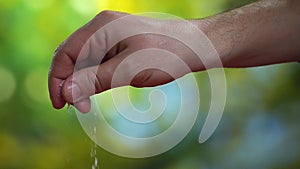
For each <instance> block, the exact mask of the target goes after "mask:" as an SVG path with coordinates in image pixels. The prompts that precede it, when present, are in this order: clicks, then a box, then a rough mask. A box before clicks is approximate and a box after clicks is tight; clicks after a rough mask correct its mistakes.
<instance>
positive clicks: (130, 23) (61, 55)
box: [49, 11, 203, 112]
mask: <svg viewBox="0 0 300 169" xmlns="http://www.w3.org/2000/svg"><path fill="white" fill-rule="evenodd" d="M126 16H128V14H125V13H119V12H111V11H104V12H101V13H100V14H98V15H97V16H96V17H95V18H94V19H93V20H92V21H90V22H89V23H88V24H86V25H85V26H83V27H82V28H80V29H79V30H78V31H76V32H75V33H74V34H72V35H71V36H70V37H69V38H68V39H67V40H66V41H65V42H64V43H63V44H62V45H61V46H60V47H59V48H58V49H57V51H56V53H55V56H54V58H53V61H52V65H51V69H50V73H49V92H50V97H51V101H52V104H53V106H54V107H55V108H57V109H60V108H62V107H64V105H65V104H66V102H67V103H69V104H73V105H74V106H75V107H76V108H77V109H78V110H79V111H81V112H89V110H90V99H89V96H91V95H93V94H95V93H100V92H103V91H105V90H108V89H111V88H112V87H119V86H124V85H132V86H136V87H148V86H157V85H161V84H165V83H168V82H170V81H172V80H174V79H175V78H178V77H180V76H183V75H184V74H186V73H189V72H191V71H199V70H201V69H203V66H202V64H201V62H200V60H199V58H198V57H197V56H196V55H195V54H194V53H193V51H192V50H190V49H189V48H188V47H187V46H185V45H184V44H183V43H181V42H180V41H178V40H175V39H172V38H170V37H167V36H164V35H159V34H151V33H149V34H146V33H145V34H139V35H135V36H132V37H128V38H126V39H124V40H122V41H120V42H118V43H117V44H115V45H113V41H114V40H115V39H114V38H118V36H119V35H118V33H119V34H120V32H117V31H116V30H115V27H111V28H106V29H103V31H101V29H102V28H103V27H104V26H105V25H107V24H109V23H111V22H113V21H117V20H118V19H121V18H122V17H126ZM183 23H184V22H180V21H179V22H178V21H176V20H173V21H171V20H157V19H150V18H147V17H142V16H133V15H131V16H130V19H127V20H126V23H125V24H122V23H120V24H119V26H120V27H122V29H123V30H124V32H126V31H130V30H132V29H133V28H141V27H145V28H151V29H154V30H157V31H160V30H162V31H163V29H164V31H166V30H167V31H168V30H172V31H174V32H175V33H177V32H178V34H186V35H187V36H192V37H193V35H190V34H191V33H192V31H189V28H188V26H187V25H186V24H183ZM99 30H100V31H99ZM137 30H138V29H137ZM96 31H98V32H97V33H96ZM95 34H96V35H95ZM91 36H96V37H93V38H95V39H94V40H91V39H89V38H91ZM88 39H89V41H90V42H87V41H88ZM84 44H86V46H85V47H84ZM110 46H111V47H112V48H110ZM159 49H162V50H161V51H160V50H159ZM95 50H97V51H96V52H95ZM163 50H164V51H168V52H169V53H168V52H162V51H163ZM138 51H145V52H143V53H140V55H143V56H140V57H138V56H136V57H134V55H133V54H134V53H135V52H138ZM172 54H173V55H174V57H171V55H172ZM136 55H138V53H137V54H136ZM129 56H131V57H132V58H130V59H129V58H128V57H129ZM176 57H178V58H177V59H175V60H174V58H176ZM125 60H126V61H125ZM178 60H179V62H180V61H181V62H183V63H184V64H185V65H187V67H188V69H186V68H181V67H180V63H179V62H178ZM123 61H124V63H123V64H122V67H120V68H119V69H121V70H118V71H119V72H121V73H122V76H121V77H119V78H117V79H114V84H112V80H113V79H112V78H113V75H114V73H115V71H116V69H117V68H118V66H120V64H121V63H122V62H123ZM143 68H147V69H143ZM139 70H142V71H140V72H137V71H139ZM170 72H172V75H170V74H169V73H170ZM95 77H96V78H95ZM131 79H132V80H131ZM129 80H131V81H129Z"/></svg>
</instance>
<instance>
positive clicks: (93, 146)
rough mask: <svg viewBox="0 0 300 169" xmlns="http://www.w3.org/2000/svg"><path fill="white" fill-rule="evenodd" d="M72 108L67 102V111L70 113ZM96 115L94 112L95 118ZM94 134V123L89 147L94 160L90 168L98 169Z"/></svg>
mask: <svg viewBox="0 0 300 169" xmlns="http://www.w3.org/2000/svg"><path fill="white" fill-rule="evenodd" d="M72 108H73V106H72V105H70V104H68V107H67V110H68V112H69V113H71V111H72ZM96 115H97V114H96V112H95V113H94V117H95V119H96V117H97V116H96ZM96 134H97V127H96V123H94V126H93V130H92V138H93V141H94V143H93V145H92V147H91V153H90V155H91V157H92V159H93V160H94V162H93V164H92V169H99V164H98V157H97V144H96V142H95V141H96Z"/></svg>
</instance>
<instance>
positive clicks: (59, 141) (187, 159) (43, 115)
mask: <svg viewBox="0 0 300 169" xmlns="http://www.w3.org/2000/svg"><path fill="white" fill-rule="evenodd" d="M250 1H251V0H244V1H241V0H211V1H205V0H182V1H174V0H173V1H171V0H163V1H159V0H151V1H149V0H114V1H112V0H88V1H81V0H60V1H58V0H43V1H39V0H1V1H0V24H1V26H0V169H71V168H72V169H77V168H78V169H86V168H91V167H92V163H93V160H94V159H93V158H91V155H90V151H91V147H92V146H93V143H92V141H91V140H90V138H89V137H88V136H87V135H86V134H85V132H84V131H83V129H82V128H81V126H80V124H79V122H78V120H77V117H76V114H75V113H74V112H72V111H67V109H66V108H65V109H63V110H59V111H57V110H54V109H53V108H52V107H51V103H50V100H49V98H48V92H47V73H48V68H49V66H50V61H51V58H52V54H53V52H54V49H55V48H56V47H57V46H58V45H59V44H60V43H61V42H62V41H64V39H65V38H67V37H68V35H70V34H71V33H72V32H73V31H75V30H76V29H77V28H79V27H81V26H82V25H83V24H85V23H86V22H88V21H89V20H90V19H91V18H92V17H93V16H94V15H96V14H97V13H98V12H99V11H101V10H104V9H111V10H121V11H125V12H130V13H138V12H154V11H156V12H165V13H170V14H174V15H178V16H180V17H183V18H201V17H206V16H209V15H213V14H216V13H219V12H222V11H225V10H228V9H232V8H235V7H238V6H240V5H242V4H245V3H248V2H250ZM299 74H300V66H299V65H297V64H295V63H291V64H284V65H274V66H267V67H260V68H251V69H232V70H226V75H227V83H228V95H227V103H226V109H225V112H224V115H223V119H222V120H221V123H220V125H219V127H218V129H217V131H216V132H215V133H214V135H213V137H212V138H210V140H209V141H208V142H206V143H204V144H198V142H197V138H198V134H199V132H200V129H201V127H202V122H203V119H204V118H203V117H205V112H207V110H206V108H207V106H203V107H202V108H201V110H200V112H204V113H199V120H198V122H197V124H196V125H195V126H194V128H193V129H192V131H191V133H190V134H189V135H188V136H187V137H186V138H185V139H184V140H183V142H181V143H180V144H179V145H178V146H176V147H175V148H174V149H172V150H171V151H168V152H167V153H164V154H162V155H159V156H156V157H152V158H146V159H128V158H123V157H118V156H115V155H113V154H110V153H109V152H106V151H104V150H103V149H101V148H99V147H98V148H97V151H98V154H97V156H98V159H99V168H101V169H119V168H123V169H136V168H139V169H140V168H143V169H148V168H149V169H150V168H151V169H152V168H157V169H160V168H161V169H186V168H187V169H226V168H230V169H232V168H244V169H247V168H251V169H252V168H264V169H286V168H289V169H299V167H300V147H299V142H300V123H299V120H298V119H299V117H300V115H299V113H300V111H299V110H300V104H299V103H300V90H299V86H300V76H299ZM195 76H196V77H197V79H198V82H199V86H202V87H201V90H200V91H202V95H201V97H203V98H201V99H202V101H203V104H204V105H205V104H207V103H209V97H210V96H209V92H208V91H209V82H208V78H207V74H206V73H205V72H202V73H196V74H195ZM142 92H143V91H142ZM133 93H134V92H133ZM139 95H140V92H137V93H136V97H139ZM133 96H135V95H133ZM103 97H104V98H105V97H109V96H103ZM135 100H136V101H135V102H136V105H139V104H141V105H142V104H144V103H147V99H144V100H143V99H142V100H139V99H135ZM201 104H202V103H201ZM103 106H104V107H105V106H106V107H108V106H109V105H103Z"/></svg>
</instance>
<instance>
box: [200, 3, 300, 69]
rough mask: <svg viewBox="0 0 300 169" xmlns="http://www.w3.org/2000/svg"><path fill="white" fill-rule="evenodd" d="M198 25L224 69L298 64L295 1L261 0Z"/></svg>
mask: <svg viewBox="0 0 300 169" xmlns="http://www.w3.org/2000/svg"><path fill="white" fill-rule="evenodd" d="M195 22H197V21H195ZM198 22H199V23H198V25H200V28H201V29H203V30H204V31H205V32H206V33H207V35H208V36H209V38H210V39H211V41H212V42H213V43H214V45H215V46H216V48H217V49H218V51H219V53H220V55H221V59H222V62H223V65H224V67H253V66H261V65H269V64H277V63H284V62H295V61H300V1H298V0H262V1H258V2H255V3H252V4H249V5H247V6H244V7H241V8H238V9H235V10H232V11H229V12H227V13H222V14H219V15H217V16H213V17H210V18H207V19H204V20H199V21H198Z"/></svg>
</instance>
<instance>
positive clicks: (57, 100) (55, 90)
mask: <svg viewBox="0 0 300 169" xmlns="http://www.w3.org/2000/svg"><path fill="white" fill-rule="evenodd" d="M61 83H62V80H60V79H55V78H52V79H50V82H49V95H50V100H51V103H52V106H53V107H54V108H55V109H61V108H63V107H64V106H65V104H66V101H65V100H64V99H63V98H62V95H61V90H60V84H61Z"/></svg>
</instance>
